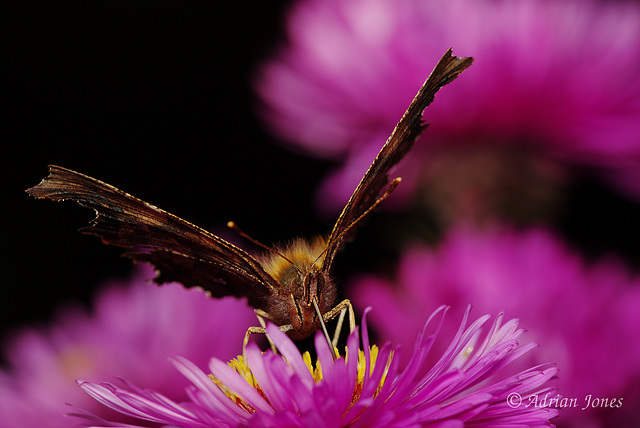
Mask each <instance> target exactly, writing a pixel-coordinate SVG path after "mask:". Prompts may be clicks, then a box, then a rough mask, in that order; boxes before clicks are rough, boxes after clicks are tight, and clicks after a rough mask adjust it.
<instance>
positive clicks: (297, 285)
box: [291, 277, 306, 299]
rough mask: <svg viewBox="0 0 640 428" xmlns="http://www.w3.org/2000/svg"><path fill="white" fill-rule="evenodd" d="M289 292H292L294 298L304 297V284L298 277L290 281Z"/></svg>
mask: <svg viewBox="0 0 640 428" xmlns="http://www.w3.org/2000/svg"><path fill="white" fill-rule="evenodd" d="M305 282H306V278H305ZM291 293H292V294H293V297H295V298H296V299H302V297H304V284H303V283H302V280H301V279H300V277H298V278H296V279H294V280H293V281H291Z"/></svg>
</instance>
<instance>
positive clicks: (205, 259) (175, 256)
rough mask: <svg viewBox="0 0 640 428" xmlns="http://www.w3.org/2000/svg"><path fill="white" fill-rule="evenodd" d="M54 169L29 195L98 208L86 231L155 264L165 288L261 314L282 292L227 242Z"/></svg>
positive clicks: (107, 187)
mask: <svg viewBox="0 0 640 428" xmlns="http://www.w3.org/2000/svg"><path fill="white" fill-rule="evenodd" d="M49 169H50V175H49V176H48V177H46V178H45V179H43V180H42V181H41V182H40V183H39V184H38V185H36V186H35V187H32V188H31V189H29V190H27V192H28V193H29V194H30V195H31V196H34V197H36V198H48V199H52V200H54V201H61V200H67V199H69V200H73V201H76V202H78V203H79V204H80V205H83V206H85V207H88V208H93V209H94V210H95V212H96V218H95V219H93V220H92V221H91V223H90V224H89V226H87V227H84V228H82V229H80V231H81V232H83V233H88V234H92V235H97V236H99V237H100V238H101V239H102V242H104V243H105V244H110V245H115V246H119V247H123V248H126V249H127V252H126V253H125V255H126V256H128V257H130V258H132V259H133V260H134V261H143V262H148V263H151V264H153V265H154V266H155V268H156V269H157V270H158V271H159V277H158V279H159V281H160V282H166V281H178V282H181V283H182V284H184V285H185V286H187V287H192V286H199V287H202V288H204V289H206V290H208V291H209V292H210V293H211V294H212V295H213V296H215V297H222V296H236V297H243V296H246V297H247V298H248V300H249V304H250V305H252V306H254V307H257V308H260V307H261V306H262V304H263V303H264V301H265V298H267V297H268V296H269V295H271V294H273V293H277V292H278V288H279V284H278V283H277V281H276V280H275V279H273V278H272V277H271V276H270V275H269V274H267V273H266V272H265V271H264V269H263V268H262V266H261V265H260V263H259V262H258V261H257V260H256V259H255V258H254V257H252V256H251V255H249V254H248V253H246V252H245V251H243V250H242V249H240V248H238V247H236V246H235V245H232V244H231V243H229V242H227V241H225V240H224V239H222V238H220V237H218V236H216V235H214V234H212V233H210V232H208V231H206V230H204V229H202V228H200V227H198V226H196V225H194V224H191V223H189V222H187V221H186V220H183V219H181V218H179V217H177V216H175V215H173V214H171V213H168V212H166V211H164V210H162V209H160V208H158V207H155V206H153V205H151V204H149V203H147V202H144V201H143V200H141V199H138V198H136V197H134V196H132V195H130V194H128V193H125V192H123V191H122V190H120V189H117V188H115V187H113V186H111V185H109V184H107V183H104V182H102V181H100V180H97V179H95V178H93V177H89V176H87V175H84V174H81V173H79V172H76V171H72V170H70V169H66V168H63V167H60V166H55V165H51V166H50V167H49Z"/></svg>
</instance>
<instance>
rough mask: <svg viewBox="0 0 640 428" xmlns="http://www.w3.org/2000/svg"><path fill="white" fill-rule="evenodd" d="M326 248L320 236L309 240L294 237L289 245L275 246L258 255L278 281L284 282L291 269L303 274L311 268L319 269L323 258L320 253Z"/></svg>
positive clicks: (266, 268)
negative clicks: (260, 255) (272, 249)
mask: <svg viewBox="0 0 640 428" xmlns="http://www.w3.org/2000/svg"><path fill="white" fill-rule="evenodd" d="M326 249H327V241H326V239H325V238H324V237H322V236H317V237H315V238H314V239H312V240H311V241H307V240H306V239H302V238H296V239H294V240H293V241H291V242H290V243H289V245H287V246H276V247H275V248H274V250H275V252H273V253H266V254H264V255H263V256H262V257H260V264H261V265H262V267H263V268H264V270H265V271H266V272H267V273H268V274H269V275H271V276H272V277H273V278H275V279H276V280H277V281H278V282H279V283H281V284H286V283H287V282H288V281H287V280H288V279H289V277H290V275H291V273H292V272H293V271H295V272H298V271H299V272H302V274H303V276H304V275H305V274H307V273H309V272H311V270H315V271H319V270H320V266H322V260H323V259H324V255H323V254H322V253H323V252H324V251H325V250H326ZM276 253H278V254H276ZM282 256H284V257H282ZM321 256H322V257H321ZM285 257H286V259H285ZM318 257H320V258H318ZM287 259H288V260H287ZM289 261H291V262H292V263H293V265H294V266H295V267H294V266H292V264H291V263H290V262H289Z"/></svg>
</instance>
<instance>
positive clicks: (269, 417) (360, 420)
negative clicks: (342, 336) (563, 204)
mask: <svg viewBox="0 0 640 428" xmlns="http://www.w3.org/2000/svg"><path fill="white" fill-rule="evenodd" d="M445 312H446V311H445V309H444V308H443V307H441V308H439V309H438V310H436V311H435V312H434V313H433V314H432V315H431V317H429V319H428V321H427V323H426V324H425V325H424V327H423V328H422V329H421V330H422V331H421V333H420V334H419V335H418V339H417V340H416V343H415V347H414V349H413V353H411V354H410V362H409V364H408V365H407V366H406V368H405V369H404V370H399V368H398V364H397V362H396V360H395V357H396V356H397V354H398V352H399V350H398V348H397V347H392V346H391V344H390V343H387V344H385V345H384V346H382V347H381V348H380V349H378V348H377V347H376V346H375V345H374V346H369V337H368V333H367V328H366V321H365V320H364V318H363V322H362V343H363V345H362V347H360V346H359V342H360V340H359V337H358V336H359V335H358V331H357V330H356V331H354V332H353V333H352V334H351V335H350V336H349V338H348V341H347V350H346V352H345V355H344V356H341V357H339V358H338V359H336V360H334V359H333V358H332V355H331V351H330V349H329V344H328V343H327V342H326V341H325V339H324V336H323V335H322V334H320V333H319V334H317V335H316V337H315V349H316V353H317V355H318V361H317V363H316V364H315V367H314V365H313V364H312V363H311V357H310V356H309V354H308V353H305V354H304V355H303V354H301V353H300V351H299V350H298V349H297V348H296V346H295V345H294V343H293V342H292V341H291V339H289V338H288V337H287V335H286V334H285V333H283V332H282V331H281V330H280V329H279V328H278V327H276V326H275V325H273V324H269V325H268V326H267V331H268V333H269V335H270V337H271V339H272V340H273V343H274V344H275V346H276V347H277V349H278V352H279V354H275V353H273V352H272V351H271V350H268V351H267V352H265V353H263V352H261V351H260V349H259V348H258V347H257V346H256V345H255V344H253V343H252V344H249V346H248V347H247V350H246V359H244V358H242V357H238V359H237V360H234V361H232V362H231V363H229V364H226V363H225V362H224V361H221V360H219V359H217V358H213V359H212V360H211V362H210V364H209V370H210V372H211V374H210V375H208V374H206V372H204V371H202V370H200V369H199V368H197V367H196V366H195V365H194V364H193V363H191V362H190V361H188V360H187V359H184V358H176V359H174V361H173V362H174V365H175V366H176V368H177V369H178V370H179V371H180V372H181V373H182V374H183V375H184V376H185V378H188V379H189V380H190V382H191V383H192V385H191V387H190V389H189V391H190V393H189V401H188V402H184V403H177V402H175V401H172V400H169V399H167V398H166V397H164V396H163V395H162V394H159V393H158V392H157V391H151V390H142V389H140V388H138V387H136V386H134V385H133V384H131V383H129V382H125V387H124V388H122V387H118V386H115V385H113V384H110V383H99V384H98V383H94V382H87V381H79V385H80V386H81V387H82V389H84V390H85V391H86V392H87V393H88V394H90V395H91V396H92V397H94V398H95V399H96V400H98V401H100V402H101V403H103V404H105V405H106V406H109V407H111V408H112V409H114V410H116V411H118V412H121V413H123V414H126V415H128V416H131V417H134V418H137V419H138V420H139V421H153V422H157V423H160V424H167V425H169V426H174V427H236V426H245V427H261V428H262V427H343V426H349V427H369V428H371V427H407V426H414V427H415V426H423V427H425V426H433V427H460V426H463V425H464V426H476V427H498V426H520V427H527V426H536V427H541V426H553V425H551V423H550V422H549V419H551V418H553V417H555V416H556V415H557V414H558V410H557V409H555V408H553V406H551V408H550V406H525V405H520V404H518V403H514V402H513V401H509V397H513V396H514V395H515V396H517V397H522V399H523V400H524V402H528V400H529V399H530V397H531V398H532V399H536V398H539V399H542V398H543V397H550V398H557V397H558V396H557V393H556V391H555V389H554V388H552V387H549V386H548V385H547V381H548V380H549V379H551V378H553V377H554V375H555V373H556V371H557V369H556V368H555V366H554V365H552V364H543V365H539V366H536V367H531V368H528V369H527V370H525V371H523V372H521V373H518V374H517V375H515V376H513V377H506V378H505V377H498V376H501V373H502V369H503V368H504V366H505V365H507V364H509V363H511V362H512V361H513V360H515V359H517V358H519V357H521V356H522V355H523V354H525V353H526V352H527V351H529V350H531V349H532V346H521V345H520V344H519V340H520V337H521V336H522V334H523V333H524V330H523V329H521V328H519V327H518V322H517V320H509V321H507V322H504V323H503V316H502V315H500V316H497V317H496V318H495V320H494V322H493V323H492V325H491V326H490V327H489V326H486V327H485V324H486V323H487V321H488V320H489V318H490V317H489V316H488V315H485V316H483V317H480V318H478V319H477V320H475V321H474V322H472V323H471V324H470V325H469V326H467V320H468V315H469V311H468V310H467V312H465V314H464V317H463V321H462V323H461V325H459V328H458V330H457V332H454V334H452V335H451V336H448V337H446V338H445V340H446V341H447V342H448V343H449V347H448V349H447V350H446V352H444V353H442V354H439V355H437V356H436V358H437V362H436V363H435V364H433V365H432V366H431V367H430V368H429V371H428V373H427V374H425V375H424V376H419V375H418V372H419V368H420V367H421V366H422V365H423V362H424V359H425V357H426V356H427V354H430V351H431V345H432V344H433V341H434V340H435V338H436V337H437V336H438V333H439V331H440V326H441V325H442V324H441V323H442V319H443V318H444V313H445ZM432 322H433V324H435V328H434V327H433V326H432V325H430V324H431V323H432ZM433 330H435V331H433ZM514 404H515V405H514ZM82 416H84V417H86V418H88V419H89V421H90V422H92V424H91V426H94V427H110V426H116V425H114V424H112V423H111V422H109V421H105V420H103V419H100V418H93V417H91V416H89V415H82ZM130 426H132V427H133V426H139V425H130Z"/></svg>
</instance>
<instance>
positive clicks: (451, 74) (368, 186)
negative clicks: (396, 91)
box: [322, 49, 473, 272]
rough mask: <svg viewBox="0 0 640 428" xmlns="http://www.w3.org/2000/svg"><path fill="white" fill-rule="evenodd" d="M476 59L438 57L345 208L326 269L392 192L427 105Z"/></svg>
mask: <svg viewBox="0 0 640 428" xmlns="http://www.w3.org/2000/svg"><path fill="white" fill-rule="evenodd" d="M472 62H473V58H464V57H460V58H459V57H456V56H453V55H452V53H451V49H449V50H448V51H447V52H446V53H445V54H444V55H443V56H442V58H441V59H440V61H438V63H437V64H436V66H435V67H434V69H433V71H432V72H431V74H430V75H429V77H428V78H427V80H426V81H425V82H424V84H423V85H422V87H421V88H420V90H419V91H418V94H417V95H416V96H415V98H414V99H413V101H412V102H411V105H409V108H408V109H407V111H406V112H405V114H404V115H403V116H402V118H401V119H400V121H399V122H398V124H397V125H396V127H395V129H394V130H393V132H392V133H391V136H390V137H389V139H388V140H387V142H386V143H385V144H384V146H383V147H382V149H381V150H380V152H379V153H378V155H377V156H376V158H375V160H374V161H373V163H372V164H371V166H370V167H369V169H368V170H367V172H366V173H365V175H364V177H363V178H362V180H361V181H360V184H358V187H357V188H356V190H355V191H354V192H353V195H351V198H350V199H349V202H348V203H347V205H346V206H345V207H344V209H343V210H342V213H341V214H340V217H339V218H338V221H337V222H336V224H335V226H334V227H333V230H332V231H331V235H330V236H329V242H328V243H327V250H326V253H325V256H324V260H323V262H322V270H323V271H324V272H329V271H330V270H331V266H332V264H333V259H334V257H335V255H336V253H337V252H338V250H339V249H340V247H341V246H342V244H343V242H344V240H345V238H346V236H345V234H346V232H347V231H348V230H349V228H350V227H351V226H353V224H354V222H355V221H357V220H358V218H360V216H362V215H363V214H364V213H365V212H366V211H367V210H368V209H369V208H371V207H372V206H373V204H374V203H375V201H376V200H377V199H378V197H379V196H380V193H381V191H382V189H383V188H385V187H387V186H390V187H389V190H388V192H389V191H391V190H393V188H394V187H395V186H396V185H397V184H398V182H397V181H396V182H393V183H391V184H389V171H390V170H391V168H392V167H394V166H395V165H396V164H397V163H398V162H400V161H401V160H402V158H404V156H405V155H406V154H407V153H408V152H409V150H410V149H411V147H412V146H413V143H414V142H415V141H416V140H417V139H418V137H419V136H420V134H421V133H422V131H423V130H424V129H425V128H426V127H427V124H425V123H424V122H423V121H422V113H423V112H424V109H425V108H427V106H428V105H429V104H431V102H432V101H433V98H434V96H435V94H436V92H438V90H440V88H442V87H443V86H445V85H447V84H449V83H451V82H452V81H453V80H454V79H455V78H456V77H458V75H459V74H460V73H462V72H463V71H464V70H465V69H466V68H467V67H469V66H470V65H471V63H472Z"/></svg>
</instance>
